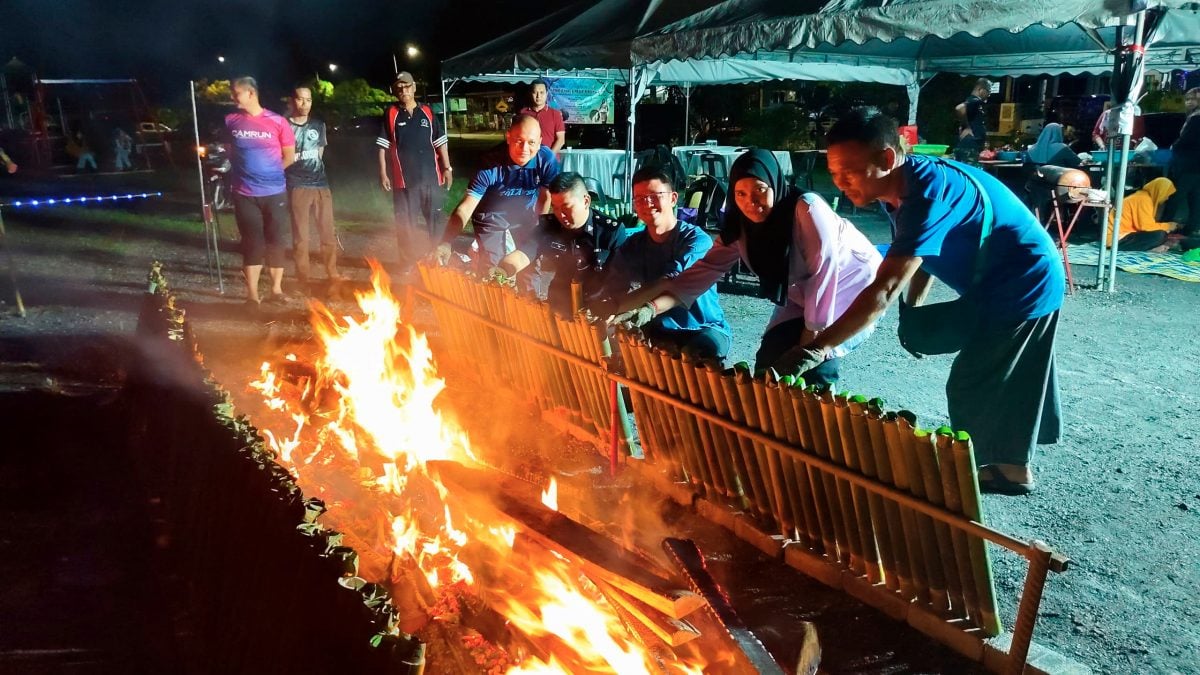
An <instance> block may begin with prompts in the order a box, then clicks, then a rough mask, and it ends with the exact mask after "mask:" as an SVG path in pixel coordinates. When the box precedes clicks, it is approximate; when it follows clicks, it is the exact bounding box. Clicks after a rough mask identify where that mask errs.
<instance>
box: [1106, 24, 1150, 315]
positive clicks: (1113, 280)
mask: <svg viewBox="0 0 1200 675" xmlns="http://www.w3.org/2000/svg"><path fill="white" fill-rule="evenodd" d="M1145 28H1146V10H1142V11H1140V12H1138V14H1137V23H1136V25H1135V26H1134V28H1133V45H1132V47H1131V48H1130V49H1131V51H1133V52H1134V53H1139V52H1141V51H1142V40H1143V37H1142V33H1143V32H1144V31H1145ZM1118 58H1120V56H1119V55H1118ZM1135 64H1136V65H1135V66H1134V73H1133V75H1132V78H1133V79H1132V81H1131V85H1130V90H1129V91H1128V92H1125V93H1124V94H1123V96H1124V99H1125V100H1123V101H1121V107H1122V108H1129V110H1128V112H1129V113H1130V114H1129V116H1128V122H1129V124H1128V125H1127V124H1126V123H1125V122H1126V116H1125V115H1122V116H1121V125H1120V129H1121V159H1120V162H1121V164H1120V167H1121V168H1120V169H1119V170H1118V171H1117V202H1116V204H1114V205H1113V235H1112V240H1113V241H1112V256H1111V257H1110V258H1109V259H1108V288H1107V289H1106V290H1108V292H1109V293H1112V292H1113V291H1115V290H1117V250H1118V248H1119V242H1118V240H1119V239H1120V224H1121V211H1122V210H1124V208H1125V178H1126V174H1127V173H1128V171H1129V137H1130V132H1132V131H1133V128H1132V127H1133V110H1132V108H1133V106H1134V102H1133V101H1131V100H1130V97H1131V96H1132V97H1134V98H1135V99H1136V96H1137V94H1138V91H1137V90H1138V89H1140V88H1141V76H1140V74H1139V73H1140V71H1141V70H1142V69H1143V68H1145V65H1146V60H1145V56H1144V55H1143V56H1140V57H1137V60H1136V61H1135ZM1110 114H1111V113H1110ZM1105 225H1107V223H1105Z"/></svg>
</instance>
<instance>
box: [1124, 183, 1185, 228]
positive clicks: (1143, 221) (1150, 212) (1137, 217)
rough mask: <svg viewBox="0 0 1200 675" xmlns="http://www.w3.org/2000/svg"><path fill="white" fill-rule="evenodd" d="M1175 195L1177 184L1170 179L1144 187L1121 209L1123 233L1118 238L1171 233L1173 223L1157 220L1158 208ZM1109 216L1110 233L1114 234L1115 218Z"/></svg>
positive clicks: (1130, 197)
mask: <svg viewBox="0 0 1200 675" xmlns="http://www.w3.org/2000/svg"><path fill="white" fill-rule="evenodd" d="M1173 194H1175V184H1174V183H1172V182H1171V179H1169V178H1155V179H1154V180H1152V181H1150V182H1149V183H1146V184H1145V185H1144V186H1142V189H1141V190H1138V191H1137V192H1135V193H1133V194H1132V195H1130V196H1129V197H1127V198H1126V199H1125V207H1124V208H1123V209H1121V232H1120V234H1119V235H1117V236H1118V237H1124V236H1125V235H1127V234H1132V233H1134V232H1153V231H1155V230H1163V231H1166V232H1170V231H1171V223H1160V222H1158V221H1157V220H1155V219H1154V218H1155V216H1156V215H1157V212H1158V207H1159V206H1160V205H1161V204H1162V203H1163V202H1165V201H1167V198H1169V197H1170V196H1171V195H1173ZM1114 215H1115V214H1113V213H1109V214H1108V231H1109V232H1110V233H1111V232H1112V222H1113V216H1114Z"/></svg>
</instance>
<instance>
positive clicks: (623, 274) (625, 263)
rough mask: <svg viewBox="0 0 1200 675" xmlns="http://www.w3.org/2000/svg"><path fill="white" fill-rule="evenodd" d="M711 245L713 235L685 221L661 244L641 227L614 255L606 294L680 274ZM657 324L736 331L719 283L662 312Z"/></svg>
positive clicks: (656, 321) (694, 328) (656, 319)
mask: <svg viewBox="0 0 1200 675" xmlns="http://www.w3.org/2000/svg"><path fill="white" fill-rule="evenodd" d="M712 246H713V242H712V237H711V236H709V234H708V233H707V232H705V231H704V230H702V229H700V228H698V227H696V226H695V225H693V224H691V223H689V222H687V221H683V220H681V221H679V223H678V225H676V226H675V229H674V230H671V232H669V233H668V234H667V238H666V240H665V241H663V242H661V243H660V242H656V241H654V240H653V239H652V238H651V237H650V233H649V232H647V231H646V230H645V229H642V230H639V231H637V232H635V233H633V234H631V235H629V238H628V239H626V240H625V243H624V244H622V245H621V247H620V248H618V249H617V252H616V254H615V255H614V256H613V261H612V267H611V270H610V271H609V273H608V278H607V279H606V280H605V283H604V287H605V291H606V295H609V296H619V295H621V294H624V293H626V292H627V291H629V289H630V288H632V286H633V284H635V283H636V284H639V285H642V286H645V285H646V284H649V283H653V282H655V281H658V280H659V279H670V278H672V277H677V276H679V274H680V273H681V272H683V271H684V270H686V269H687V268H689V267H691V266H692V265H694V264H695V263H696V261H697V260H699V259H701V258H703V257H704V254H705V253H708V249H710V248H712ZM654 323H655V324H656V325H657V326H659V327H660V328H663V329H665V330H700V329H701V328H715V329H716V330H718V331H720V332H722V333H724V334H725V335H732V334H733V330H732V329H731V328H730V327H729V324H728V323H727V322H726V321H725V312H723V311H722V310H721V302H720V301H719V300H718V299H717V286H716V284H713V285H712V286H710V287H709V289H708V290H707V291H705V292H704V293H702V294H700V297H698V298H696V301H695V302H693V303H692V306H691V307H684V306H683V305H679V306H677V307H673V308H672V309H670V310H668V311H666V312H663V313H662V314H659V315H658V317H657V318H655V319H654Z"/></svg>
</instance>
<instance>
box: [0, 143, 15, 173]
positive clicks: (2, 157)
mask: <svg viewBox="0 0 1200 675" xmlns="http://www.w3.org/2000/svg"><path fill="white" fill-rule="evenodd" d="M0 162H3V163H4V168H5V170H6V171H8V172H9V173H16V172H17V163H16V162H14V161H12V158H11V157H9V156H8V155H7V154H5V152H4V149H3V148H0Z"/></svg>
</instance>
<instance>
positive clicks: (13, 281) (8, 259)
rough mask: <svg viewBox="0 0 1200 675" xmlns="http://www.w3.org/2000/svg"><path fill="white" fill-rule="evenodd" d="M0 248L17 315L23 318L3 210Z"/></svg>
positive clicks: (0, 215)
mask: <svg viewBox="0 0 1200 675" xmlns="http://www.w3.org/2000/svg"><path fill="white" fill-rule="evenodd" d="M0 246H3V247H4V260H5V262H6V263H8V281H9V283H10V284H11V285H12V291H13V298H14V299H15V300H16V302H17V315H18V316H20V317H21V318H22V319H24V318H25V302H24V301H23V300H21V289H20V288H17V268H16V263H15V262H13V257H12V249H10V248H9V247H8V234H7V233H5V231H4V209H0Z"/></svg>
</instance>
